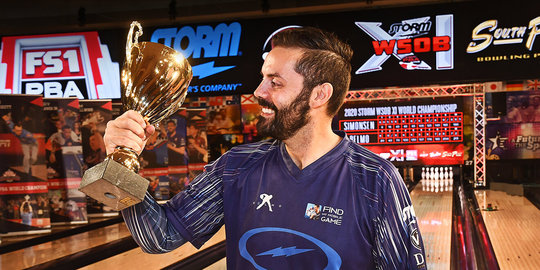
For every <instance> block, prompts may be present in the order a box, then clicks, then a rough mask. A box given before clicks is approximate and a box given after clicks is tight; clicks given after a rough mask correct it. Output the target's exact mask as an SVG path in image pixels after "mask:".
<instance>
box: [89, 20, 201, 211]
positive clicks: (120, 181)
mask: <svg viewBox="0 0 540 270" xmlns="http://www.w3.org/2000/svg"><path fill="white" fill-rule="evenodd" d="M135 28H137V30H135ZM141 35H142V27H141V25H140V24H139V23H138V22H133V23H132V24H131V27H130V30H129V33H128V40H127V43H126V61H125V62H124V66H123V68H122V75H121V87H122V92H123V96H122V103H123V107H124V110H135V111H137V112H139V113H140V114H141V115H142V116H143V117H144V119H145V121H147V123H150V124H152V125H156V124H158V123H159V122H161V121H162V120H163V119H165V118H167V117H169V116H170V115H172V114H173V113H175V112H176V111H177V110H178V109H179V108H180V106H182V103H183V102H184V99H185V98H186V94H187V90H188V86H189V83H190V82H191V79H192V78H193V72H192V69H191V65H190V64H189V62H188V61H187V59H186V58H185V57H184V56H183V55H182V54H181V53H179V52H177V51H176V50H174V49H172V48H170V47H167V46H165V45H163V44H159V43H153V42H140V43H139V42H138V38H139V36H141ZM139 168H140V164H139V160H138V155H137V153H136V152H135V151H133V150H132V149H129V148H127V147H123V146H119V147H117V148H116V149H115V151H114V152H113V153H112V154H110V155H109V156H107V158H106V159H105V161H103V162H102V163H100V164H98V165H96V166H94V167H92V168H91V169H89V170H87V171H86V172H85V175H84V176H83V179H82V182H81V186H80V187H79V190H81V191H82V192H84V193H85V194H87V195H88V196H90V197H92V198H94V199H96V200H98V201H100V202H102V203H104V204H105V205H107V206H110V207H112V208H113V209H115V210H121V209H123V208H125V207H128V206H130V205H132V204H135V203H138V202H140V201H141V200H142V199H144V194H145V192H146V189H147V187H148V181H147V180H146V179H144V178H143V177H140V176H139V175H137V174H136V173H137V172H138V171H139Z"/></svg>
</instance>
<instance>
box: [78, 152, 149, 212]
mask: <svg viewBox="0 0 540 270" xmlns="http://www.w3.org/2000/svg"><path fill="white" fill-rule="evenodd" d="M148 185H149V182H148V180H146V179H145V178H144V177H142V176H140V175H138V174H136V173H134V172H133V171H131V170H129V169H128V168H126V167H124V166H123V165H121V164H120V163H118V162H116V161H114V160H112V159H110V158H107V159H106V160H104V161H103V162H101V163H99V164H98V165H96V166H94V167H92V168H90V169H88V170H87V171H86V172H85V173H84V175H83V178H82V181H81V186H80V187H79V190H80V191H81V192H83V193H85V194H86V195H88V196H90V197H91V198H93V199H95V200H97V201H99V202H101V203H103V204H105V205H106V206H109V207H111V208H112V209H114V210H116V211H119V210H122V209H124V208H127V207H129V206H132V205H135V204H137V203H140V202H141V201H142V200H143V199H144V195H145V194H146V190H147V189H148Z"/></svg>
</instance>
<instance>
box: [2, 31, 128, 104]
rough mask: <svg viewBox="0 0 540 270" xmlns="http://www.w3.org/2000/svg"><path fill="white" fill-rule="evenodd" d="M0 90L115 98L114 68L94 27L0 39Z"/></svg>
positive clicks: (116, 75)
mask: <svg viewBox="0 0 540 270" xmlns="http://www.w3.org/2000/svg"><path fill="white" fill-rule="evenodd" d="M0 57H1V58H0V93H7V94H42V95H44V96H45V97H52V98H58V97H77V98H79V99H99V98H120V71H119V65H118V63H115V62H112V61H111V58H110V55H109V50H108V47H107V45H103V44H100V40H99V36H98V33H97V32H81V33H66V34H50V35H35V36H16V37H4V38H2V50H1V54H0Z"/></svg>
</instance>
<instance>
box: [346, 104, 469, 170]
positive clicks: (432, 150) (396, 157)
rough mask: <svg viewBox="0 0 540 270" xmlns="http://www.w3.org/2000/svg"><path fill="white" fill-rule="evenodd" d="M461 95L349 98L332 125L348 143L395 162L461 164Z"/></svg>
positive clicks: (462, 127) (462, 134)
mask: <svg viewBox="0 0 540 270" xmlns="http://www.w3.org/2000/svg"><path fill="white" fill-rule="evenodd" d="M463 116H464V112H463V102H462V99H461V98H437V99H432V98H429V99H419V98H416V99H408V100H403V99H401V100H390V101H389V100H375V101H364V100H361V101H349V102H346V103H345V104H344V105H343V107H342V108H341V109H340V111H339V112H338V115H337V121H336V123H337V125H338V129H339V130H342V131H345V133H346V134H347V136H348V137H349V139H350V140H352V141H353V142H356V143H358V144H360V145H363V146H365V147H366V148H368V149H369V150H371V151H372V152H374V153H377V154H378V155H379V156H381V157H383V158H385V159H387V160H390V161H397V162H415V163H421V164H459V163H462V162H463V156H464V147H463V138H464V118H463Z"/></svg>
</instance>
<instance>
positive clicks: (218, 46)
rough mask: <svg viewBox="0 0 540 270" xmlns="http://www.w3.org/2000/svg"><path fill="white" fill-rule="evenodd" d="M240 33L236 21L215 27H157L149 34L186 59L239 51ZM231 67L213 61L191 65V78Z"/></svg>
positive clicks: (236, 53)
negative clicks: (218, 65)
mask: <svg viewBox="0 0 540 270" xmlns="http://www.w3.org/2000/svg"><path fill="white" fill-rule="evenodd" d="M241 33H242V26H241V25H240V23H237V22H233V23H231V24H229V25H227V24H225V23H220V24H218V25H217V26H216V27H215V28H212V26H209V25H200V26H197V27H196V28H193V27H190V26H184V27H182V28H180V29H178V28H174V27H173V28H160V29H157V30H155V31H154V33H152V37H151V39H150V41H152V42H157V43H162V44H165V45H167V46H169V47H172V48H174V49H175V50H177V51H179V52H181V53H182V54H183V55H184V57H186V58H189V57H190V56H191V57H192V58H193V59H199V58H220V57H229V56H238V55H239V54H240V53H239V51H238V48H239V46H240V36H241ZM234 67H236V66H221V67H216V66H215V63H214V61H210V62H206V63H203V64H199V65H196V66H193V77H199V79H202V78H206V77H208V76H212V75H214V74H217V73H220V72H223V71H225V70H228V69H232V68H234Z"/></svg>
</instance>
